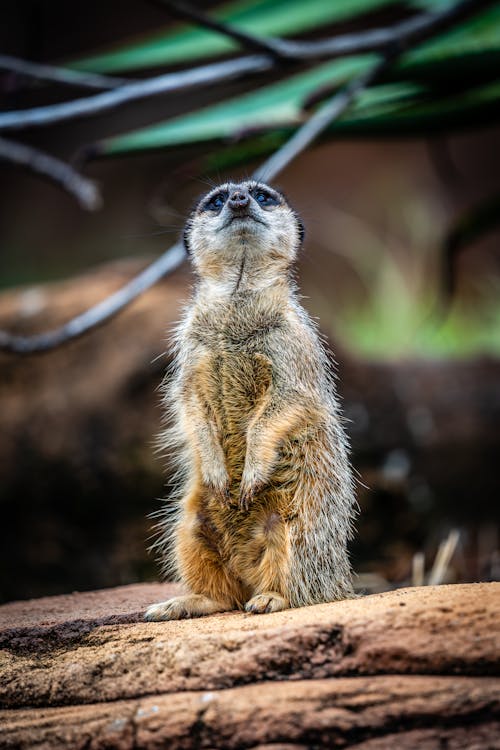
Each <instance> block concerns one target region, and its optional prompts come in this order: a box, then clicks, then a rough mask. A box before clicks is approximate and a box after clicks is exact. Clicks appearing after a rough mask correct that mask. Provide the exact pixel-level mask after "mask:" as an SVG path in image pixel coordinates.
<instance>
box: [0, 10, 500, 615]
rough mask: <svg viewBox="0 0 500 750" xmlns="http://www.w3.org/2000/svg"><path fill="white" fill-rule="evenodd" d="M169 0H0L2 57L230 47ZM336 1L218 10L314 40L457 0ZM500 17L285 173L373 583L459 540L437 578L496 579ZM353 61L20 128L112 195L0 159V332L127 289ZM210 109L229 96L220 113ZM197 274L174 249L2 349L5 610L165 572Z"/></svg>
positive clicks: (112, 62) (59, 60) (21, 88)
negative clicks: (89, 320) (49, 338)
mask: <svg viewBox="0 0 500 750" xmlns="http://www.w3.org/2000/svg"><path fill="white" fill-rule="evenodd" d="M167 5H168V4H162V3H161V2H156V3H154V2H146V1H139V0H137V1H135V2H132V0H127V1H125V2H120V3H116V2H112V3H105V4H103V3H98V2H94V1H93V0H89V2H87V3H85V4H83V5H79V4H76V5H74V4H68V3H63V2H59V0H54V1H53V2H51V3H46V2H41V1H38V2H37V1H35V0H32V1H30V2H28V1H23V0H18V1H17V2H15V3H14V2H11V0H6V2H4V3H3V5H2V11H3V20H4V23H3V24H2V26H1V28H0V52H1V54H3V55H14V56H16V57H19V58H24V59H27V60H36V61H38V62H47V63H48V62H50V63H53V64H59V65H65V66H72V67H74V68H77V69H80V70H93V71H96V72H101V73H105V74H109V75H116V76H118V75H119V76H127V77H136V78H146V77H148V76H151V75H155V74H158V73H160V72H164V71H168V70H177V69H180V68H186V67H190V66H191V65H194V64H196V65H199V64H202V63H204V62H207V61H209V60H214V59H219V58H221V59H228V56H230V55H237V54H238V50H237V48H236V46H235V47H234V49H231V47H230V46H229V48H226V47H224V44H226V45H227V44H228V42H227V39H225V38H224V37H221V36H220V35H219V34H216V33H215V32H209V31H206V30H203V29H200V28H198V27H196V26H194V25H187V24H182V23H180V22H178V21H175V20H173V19H172V17H171V14H170V13H169V9H168V7H166V6H167ZM271 5H272V6H273V8H274V11H273V13H274V15H273V13H271V12H270V8H271ZM281 5H283V7H282V8H280V6H281ZM285 5H287V8H288V9H287V8H285ZM332 5H335V11H333V10H332V9H331V8H330V3H325V2H323V3H318V2H311V3H310V5H309V9H308V13H307V14H306V15H307V16H308V19H307V23H306V21H305V20H304V13H303V11H300V4H299V3H288V4H283V3H279V2H275V3H274V4H270V3H269V2H265V1H264V0H260V2H257V0H255V1H254V2H249V1H247V2H239V3H232V4H227V5H226V6H217V7H218V8H222V13H223V14H226V16H227V17H228V18H230V19H233V20H235V21H236V22H239V23H240V24H241V26H242V27H243V26H244V24H245V23H247V26H245V28H249V29H251V30H254V31H255V33H257V32H258V33H263V34H274V35H279V34H281V33H282V34H285V33H286V34H289V35H290V36H292V37H293V38H301V37H302V38H308V39H315V38H323V37H325V36H332V35H334V34H341V33H347V32H350V31H359V30H360V29H368V28H378V27H384V26H389V25H391V24H394V23H396V22H397V21H399V20H401V19H403V18H407V17H411V16H412V15H415V14H416V13H418V12H421V11H422V10H425V9H426V8H431V9H432V8H433V7H434V6H436V7H444V5H445V3H444V2H438V0H433V1H432V2H431V0H427V2H423V0H422V1H421V2H401V1H400V0H398V1H396V0H394V1H393V2H389V1H386V2H375V1H374V0H372V1H371V2H368V0H366V1H365V2H362V1H361V0H360V1H359V2H357V3H352V2H351V3H344V2H340V0H339V2H338V3H337V4H332ZM196 7H204V8H205V9H207V11H208V12H212V10H213V8H214V7H216V4H215V3H209V2H206V3H197V4H196ZM231 14H232V15H231ZM238 14H239V15H238ZM245 14H246V15H245ZM233 17H234V18H233ZM248 19H250V20H248ZM285 19H286V23H288V24H289V26H290V28H282V27H283V24H284V23H285ZM290 19H292V20H293V19H295V24H296V25H295V26H293V24H292V21H291V20H290ZM498 19H500V9H499V7H498V4H495V3H492V4H491V7H490V8H489V9H487V10H486V11H484V16H483V17H481V18H480V21H481V22H479V21H477V19H476V20H475V21H474V23H472V25H470V23H469V26H467V24H466V25H465V26H463V27H461V30H459V32H458V36H457V34H455V36H454V35H453V33H452V34H450V35H449V36H448V37H446V38H445V40H444V48H443V47H442V48H441V49H439V48H438V52H439V54H437V53H436V54H434V53H435V50H436V47H435V46H434V52H433V47H432V44H434V45H436V42H432V43H430V44H429V45H428V47H427V48H426V49H427V50H430V52H429V53H428V57H425V54H424V55H423V56H422V55H421V57H420V58H419V57H418V55H415V56H414V57H413V58H412V57H411V55H410V56H409V57H407V58H403V60H402V63H401V65H400V66H399V67H398V68H397V70H396V71H395V72H394V74H393V75H392V77H391V76H389V77H388V79H387V80H384V81H383V82H382V83H381V85H380V86H378V87H376V89H375V91H374V92H373V91H370V92H366V93H367V94H370V95H371V96H372V97H374V98H375V104H374V103H373V101H372V100H369V97H368V99H366V100H365V99H363V100H362V101H361V102H360V106H359V108H358V109H357V110H354V113H353V114H351V116H350V119H349V116H348V117H347V118H344V120H343V123H344V124H343V125H342V121H341V122H340V123H339V124H338V127H337V128H336V129H332V131H331V132H329V133H328V134H327V137H325V138H322V140H321V142H320V144H319V145H315V146H314V147H312V148H310V149H309V150H308V151H307V152H306V153H304V154H302V155H301V156H300V157H299V158H298V159H297V160H296V161H295V162H294V163H293V164H292V165H291V166H290V167H289V168H287V169H286V170H285V172H283V174H282V175H281V176H280V177H279V179H278V180H276V182H275V184H277V186H278V187H279V188H281V189H282V190H283V191H284V192H285V193H286V194H287V196H288V197H289V199H290V201H291V203H292V204H293V205H294V207H295V208H296V209H297V211H298V212H299V213H300V214H301V216H302V217H303V220H304V223H305V226H306V242H305V246H304V248H303V252H302V255H301V258H300V264H299V268H298V281H299V284H300V288H301V292H302V294H303V295H304V298H303V304H304V305H305V307H306V308H307V309H308V311H309V312H310V313H311V315H313V316H314V317H315V318H317V319H318V320H319V325H320V327H321V330H322V332H323V333H324V334H325V336H326V338H327V340H328V342H329V344H330V346H331V349H332V351H333V352H334V356H335V358H336V360H337V363H338V373H339V384H338V385H339V390H340V393H341V396H342V399H343V406H344V412H345V415H346V417H347V418H348V420H349V421H348V423H347V429H348V432H349V435H350V439H351V444H352V461H353V464H354V466H355V469H356V471H357V473H358V476H359V480H360V481H359V486H358V500H359V505H360V515H359V520H358V531H357V534H356V538H355V539H354V541H353V543H352V545H351V554H352V559H353V564H354V568H355V570H356V571H357V573H358V574H359V580H358V585H359V588H360V589H362V590H365V591H379V590H384V589H387V588H391V587H394V586H399V585H404V584H407V585H408V584H410V583H411V582H412V581H413V582H418V580H419V576H418V575H417V576H416V572H415V571H416V569H418V570H420V568H421V564H422V559H423V564H424V571H425V574H426V575H428V573H429V570H430V568H431V566H432V563H433V561H434V560H435V557H436V553H437V550H438V548H439V546H440V544H441V543H442V542H443V540H445V539H446V538H447V537H448V535H449V534H450V532H458V535H455V536H454V537H453V539H454V540H455V541H456V540H458V541H457V543H456V545H454V549H453V550H452V551H453V555H452V559H451V561H450V564H449V565H448V566H447V569H446V575H445V580H446V581H450V582H453V581H478V580H494V579H499V577H500V557H499V552H498V546H499V539H498V520H499V515H500V514H499V496H500V480H499V466H498V464H499V459H500V429H499V424H500V378H499V376H500V361H499V355H500V295H499V292H500V247H499V237H500V231H499V229H498V228H497V225H498V219H499V207H500V200H499V198H498V196H500V178H499V152H500V128H499V125H498V123H499V118H498V115H499V114H500V107H499V97H498V96H497V93H496V91H497V90H496V88H495V81H496V80H497V79H498V78H499V72H500V71H499V68H500V28H499V23H497V21H498ZM252 24H253V25H252ZM273 24H274V25H273ZM301 24H302V25H301ZM285 26H286V24H285ZM193 33H195V34H198V35H200V34H201V35H202V36H201V37H200V36H196V35H195V36H194V37H193V36H192V35H193ZM207 34H208V37H206V36H205V37H204V36H203V35H207ZM460 34H462V36H460ZM183 35H184V36H183ZM190 35H191V36H190ZM186 39H187V41H186ZM214 39H215V41H214ZM450 39H451V41H450ZM468 44H469V46H468ZM183 45H184V46H183ZM190 45H191V46H190ZM203 45H205V47H204V46H203ZM214 45H215V46H214ZM217 45H221V46H220V49H219V48H218V47H217ZM443 49H444V52H443ZM179 50H180V52H179ZM431 53H432V54H431ZM240 54H241V51H240ZM169 55H170V56H169ZM429 55H430V57H429ZM433 55H434V57H433ZM349 61H350V62H349ZM436 61H437V62H436ZM347 62H349V64H348V65H347V66H346V60H345V59H344V60H340V61H337V63H338V67H333V65H332V62H331V61H330V62H329V63H328V65H329V66H331V67H330V68H329V69H328V70H326V68H325V67H324V66H325V63H324V62H323V63H321V66H323V67H322V70H321V71H319V67H320V66H319V65H318V63H317V62H315V63H314V64H313V63H309V64H307V65H303V66H301V67H298V68H296V69H295V68H294V69H293V70H292V73H291V72H290V70H288V69H285V70H283V69H281V68H279V69H276V70H273V71H271V72H268V73H265V74H264V75H260V76H255V75H254V76H247V77H246V78H244V79H241V80H238V81H233V82H231V83H225V84H218V85H214V86H211V87H209V88H205V89H200V90H194V91H188V92H179V93H176V94H170V95H165V96H159V97H151V98H147V99H144V100H142V101H140V102H135V103H130V104H127V105H125V106H122V107H120V108H119V109H116V110H114V111H111V112H109V113H106V114H101V115H99V116H95V117H92V118H85V119H78V120H71V121H68V122H61V123H58V124H53V125H50V126H48V127H44V128H39V129H35V128H33V129H26V130H23V131H22V133H13V134H12V137H13V138H16V139H17V140H22V142H23V143H25V144H27V145H29V146H32V147H36V148H38V149H42V150H44V151H47V152H49V153H51V154H54V155H56V156H58V157H59V158H61V159H64V160H71V163H72V164H74V165H76V166H77V167H78V168H79V169H81V171H82V172H84V173H85V175H86V176H88V177H91V178H92V179H93V180H95V181H96V182H97V184H98V185H99V186H100V189H101V192H102V198H103V204H102V207H101V208H100V210H97V211H94V212H87V211H84V210H82V209H81V208H80V207H79V206H78V205H77V204H76V202H75V201H74V200H72V198H71V197H70V196H68V195H67V194H65V193H64V192H63V191H62V190H60V189H59V188H58V187H56V186H54V185H51V184H49V183H47V182H45V181H43V180H41V179H39V178H38V177H37V176H35V175H33V174H30V173H28V172H25V171H22V170H20V169H19V168H18V167H17V166H15V165H12V164H10V163H8V162H0V191H1V196H2V200H1V205H0V287H1V289H0V328H2V329H5V330H9V331H11V332H16V333H35V332H39V331H43V330H47V329H50V328H54V327H56V326H57V325H60V324H62V323H63V322H65V321H66V320H68V319H69V318H71V317H72V316H74V315H76V314H78V313H80V312H81V311H83V310H84V309H86V308H87V307H88V306H90V305H91V304H94V303H96V302H98V301H99V300H101V299H102V298H104V297H105V296H106V295H107V294H109V293H110V292H112V291H114V290H115V289H117V288H119V287H120V286H121V285H122V284H124V283H125V282H126V281H127V280H129V279H130V278H131V277H132V276H133V275H134V274H135V273H137V272H138V271H139V270H140V269H142V268H144V267H145V266H146V265H147V264H148V263H149V262H150V261H151V260H152V259H153V258H154V257H155V256H157V255H158V254H160V253H161V252H163V251H164V250H165V249H166V248H167V247H168V246H169V245H170V244H173V242H174V241H175V240H176V239H177V237H178V235H179V232H180V231H181V229H182V226H183V223H184V221H185V218H186V216H187V214H188V212H189V210H190V207H191V205H192V203H193V201H194V200H195V199H196V198H197V196H198V195H199V194H200V193H202V192H204V191H205V190H206V189H207V186H208V185H209V184H211V183H212V182H217V181H219V180H222V179H225V178H226V177H229V176H230V177H232V178H238V177H240V176H246V175H248V174H249V173H251V171H252V169H253V168H255V167H256V166H257V165H258V164H259V163H260V162H261V161H262V159H263V158H264V155H265V154H267V153H270V151H271V150H273V149H274V148H276V147H277V145H279V143H281V142H282V141H283V140H284V139H285V138H286V137H287V135H288V134H289V132H292V130H293V128H294V127H296V125H297V123H298V122H300V121H301V118H303V116H304V111H305V110H304V107H306V109H307V106H308V105H307V101H306V100H307V97H311V96H313V98H314V95H315V94H317V91H318V89H321V86H322V87H323V88H325V83H324V80H323V79H324V78H325V76H327V79H326V80H327V81H331V85H330V88H329V93H331V90H332V86H333V88H335V86H338V85H340V84H341V83H343V82H344V81H345V80H347V79H348V78H349V76H350V75H351V70H350V69H349V65H351V66H352V70H355V69H356V70H358V69H362V65H364V58H363V59H362V60H358V58H354V57H353V58H349V59H348V61H347ZM359 66H361V68H359ZM325 70H326V73H325ZM292 74H293V76H299V75H306V74H307V75H309V74H310V75H311V82H310V88H309V89H307V90H303V89H300V97H301V99H300V107H297V106H295V109H293V108H290V107H289V110H290V109H291V111H288V110H287V108H286V106H285V107H284V106H283V101H285V103H286V102H288V101H290V100H291V99H293V101H294V102H295V103H297V101H298V100H297V96H298V94H297V91H298V90H299V88H300V86H301V85H302V84H301V83H300V82H298V83H297V84H296V85H295V89H294V88H293V87H292V89H291V93H290V91H288V90H285V88H284V87H283V85H284V84H286V83H287V82H288V81H290V80H292V82H293V79H292ZM297 80H298V79H297ZM272 87H274V88H272ZM326 88H328V86H327V87H326ZM287 91H288V93H287ZM485 91H488V92H490V93H489V94H488V96H489V98H488V96H487V97H486V104H487V106H483V103H484V101H485V96H486V95H484V92H485ZM0 92H1V110H2V111H7V110H12V109H15V110H17V109H22V108H27V107H34V106H39V105H42V104H51V103H56V102H58V101H63V100H68V99H72V98H75V97H76V96H89V95H91V94H92V93H93V92H85V91H83V92H82V90H80V89H76V88H69V89H68V87H63V86H61V85H58V84H53V83H46V82H45V83H42V82H39V81H38V82H37V81H33V80H32V79H27V78H26V77H24V76H22V75H20V74H16V73H13V72H12V71H8V70H3V71H2V70H0ZM491 92H493V93H492V94H491ZM94 93H95V92H94ZM255 94H257V95H258V97H260V98H257V99H255V100H253V99H251V100H249V101H248V102H247V103H246V104H245V101H243V102H240V98H241V97H245V96H254V95H255ZM490 94H491V95H490ZM476 95H477V101H476V100H475V99H474V97H475V96H476ZM287 96H288V97H289V99H287V98H286V97H287ZM377 97H378V98H377ZM321 98H322V97H321V96H319V100H321ZM465 101H467V102H469V104H468V105H467V106H465V105H464V102H465ZM471 101H472V102H473V103H472V105H470V102H471ZM227 102H229V106H227ZM387 102H389V104H387ZM457 102H458V105H457ZM474 102H475V103H474ZM477 102H480V106H479V104H477ZM476 104H477V106H476ZM306 105H307V106H306ZM217 106H224V107H226V108H225V109H224V110H214V111H212V110H211V109H209V108H213V107H217ZM467 107H468V108H467ZM205 108H206V109H205ZM278 110H279V111H278ZM200 112H201V115H200ZM189 113H194V117H193V116H192V117H191V119H189ZM197 113H198V114H197ZM172 118H177V119H176V120H174V122H173V123H172V122H171V120H172ZM183 118H184V119H183ZM197 118H198V119H197ZM254 120H255V122H254ZM167 121H168V122H167ZM164 122H166V123H167V124H166V125H162V126H161V127H160V126H158V125H157V123H164ZM263 122H265V123H267V124H266V125H265V126H264V125H263ZM207 123H209V125H207ZM210 123H211V124H210ZM242 123H243V124H244V127H243V125H242ZM152 124H154V125H155V128H153V129H151V125H152ZM139 128H140V129H141V131H140V133H139V134H137V129H139ZM9 135H10V134H8V133H6V134H5V137H9ZM115 136H116V137H115ZM118 136H120V137H118ZM192 282H193V277H192V275H191V272H190V270H189V268H188V267H187V265H184V266H182V267H181V268H179V269H178V270H177V271H175V272H174V273H173V274H172V275H170V276H169V277H168V278H166V279H164V280H163V281H162V282H160V283H159V284H157V285H156V286H155V287H154V288H152V289H151V290H149V291H148V292H146V293H145V294H144V295H142V296H141V297H140V298H139V299H138V300H137V301H136V302H134V303H133V304H132V305H131V306H130V307H129V308H128V309H126V310H125V311H124V312H123V313H122V314H120V315H119V316H118V317H117V318H116V319H114V320H112V321H110V322H108V323H106V324H105V325H104V326H103V327H101V328H99V329H98V330H95V331H93V332H91V333H89V334H88V335H87V336H85V337H84V338H82V339H81V340H78V341H75V342H72V343H70V344H68V345H67V346H65V347H62V348H59V349H56V350H54V351H52V352H49V353H45V354H40V355H34V356H30V357H17V356H15V355H10V354H6V353H4V354H0V427H1V429H0V508H1V519H2V522H1V524H0V529H1V530H0V535H1V538H0V598H1V599H2V600H3V601H7V600H11V599H18V598H29V597H34V596H42V595H45V594H55V593H62V592H68V591H73V590H86V589H92V588H99V587H104V586H113V585H118V584H122V583H130V582H136V581H144V580H154V579H155V578H157V577H158V574H159V568H158V566H157V563H156V561H155V559H154V556H152V555H151V554H149V553H148V552H147V547H148V545H149V544H150V541H151V539H150V537H151V534H152V527H153V521H152V520H151V519H149V518H148V514H150V513H152V512H154V511H156V510H158V509H159V507H160V506H161V498H162V497H164V496H165V494H166V493H167V492H168V487H166V483H167V484H168V466H164V465H163V462H162V460H161V459H160V458H158V457H157V456H155V454H154V445H153V444H154V438H155V435H156V433H157V432H158V430H159V427H160V420H161V408H160V395H159V393H158V390H157V389H158V386H159V385H160V382H161V380H162V376H163V372H164V370H165V367H166V365H167V363H168V359H169V355H168V345H169V330H170V329H171V327H172V325H173V324H174V322H175V321H176V320H177V319H178V316H179V312H180V310H181V308H182V304H183V303H184V302H185V301H186V300H187V299H188V298H189V294H190V286H191V284H192ZM148 540H149V541H148ZM416 556H417V557H416ZM422 556H423V558H422ZM417 561H418V562H417ZM424 580H426V579H425V578H424Z"/></svg>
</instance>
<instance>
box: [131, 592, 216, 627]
mask: <svg viewBox="0 0 500 750" xmlns="http://www.w3.org/2000/svg"><path fill="white" fill-rule="evenodd" d="M229 609H231V607H228V606H226V605H224V604H222V603H221V602H216V601H215V600H214V599H209V597H208V596H203V595H202V594H187V595H186V596H175V597H174V598H173V599H168V600H167V601H166V602H158V604H153V605H152V606H151V607H148V609H147V610H146V612H145V614H144V619H145V620H150V621H153V622H157V621H161V620H183V619H186V618H189V617H203V616H204V615H213V614H215V613H216V612H226V611H227V610H229Z"/></svg>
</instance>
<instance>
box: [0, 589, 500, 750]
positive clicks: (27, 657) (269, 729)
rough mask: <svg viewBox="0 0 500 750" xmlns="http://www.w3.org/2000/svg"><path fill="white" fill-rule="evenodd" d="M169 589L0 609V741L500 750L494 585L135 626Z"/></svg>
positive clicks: (499, 617) (20, 744)
mask: <svg viewBox="0 0 500 750" xmlns="http://www.w3.org/2000/svg"><path fill="white" fill-rule="evenodd" d="M177 591H178V588H177V587H176V586H175V585H173V584H168V585H160V584H143V585H132V586H124V587H120V588H116V589H108V590H102V591H97V592H88V593H82V594H77V593H75V594H71V595H67V596H60V597H48V598H45V599H38V600H34V601H28V602H14V603H11V604H7V605H4V606H3V607H0V705H1V710H0V727H1V729H0V747H1V748H32V747H36V748H47V749H48V748H161V747H168V748H191V747H193V748H194V747H206V748H235V749H237V748H260V750H263V748H268V747H269V748H270V747H272V748H273V750H280V748H281V750H285V748H295V749H297V748H313V747H318V748H323V747H325V748H326V747H347V746H348V747H356V748H360V749H361V748H363V750H378V749H379V748H380V749H381V748H386V747H391V745H393V744H394V747H398V748H416V747H418V748H424V750H426V748H436V749H437V748H443V747H446V748H468V749H469V748H478V750H479V748H481V749H483V748H500V681H499V680H498V672H499V662H500V638H499V623H500V584H495V583H488V584H467V585H457V586H441V587H427V588H421V589H400V590H397V591H393V592H389V593H385V594H378V595H374V596H369V597H364V598H360V599H357V600H353V601H346V602H335V603H331V604H322V605H317V606H314V607H306V608H303V609H299V610H288V611H286V612H279V613H273V614H269V615H261V616H253V615H247V614H243V613H225V614H221V615H217V616H212V617H207V618H202V619H199V620H190V621H188V620H185V621H179V622H170V623H146V622H143V621H142V613H143V611H144V608H145V607H146V606H147V605H148V604H150V603H152V602H154V601H157V600H158V599H162V598H168V596H171V595H172V594H174V593H176V592H177Z"/></svg>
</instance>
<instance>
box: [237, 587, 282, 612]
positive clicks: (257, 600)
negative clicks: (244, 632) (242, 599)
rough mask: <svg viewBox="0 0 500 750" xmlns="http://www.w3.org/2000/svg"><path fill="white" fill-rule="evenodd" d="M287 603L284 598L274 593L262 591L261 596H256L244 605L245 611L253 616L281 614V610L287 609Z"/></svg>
mask: <svg viewBox="0 0 500 750" xmlns="http://www.w3.org/2000/svg"><path fill="white" fill-rule="evenodd" d="M288 606H289V605H288V602H287V600H286V599H285V597H284V596H281V594H278V593H277V592H276V591H264V592H263V593H262V594H256V595H255V596H252V598H251V599H250V600H249V601H248V602H247V603H246V604H245V611H246V612H251V613H252V614H253V615H261V614H264V612H281V610H282V609H288Z"/></svg>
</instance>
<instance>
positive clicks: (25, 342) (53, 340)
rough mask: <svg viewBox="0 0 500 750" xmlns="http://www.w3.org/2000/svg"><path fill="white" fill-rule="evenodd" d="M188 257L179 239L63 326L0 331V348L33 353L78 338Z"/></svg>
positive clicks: (116, 311) (115, 312) (111, 315)
mask: <svg viewBox="0 0 500 750" xmlns="http://www.w3.org/2000/svg"><path fill="white" fill-rule="evenodd" d="M185 257H186V253H185V250H184V247H183V245H182V244H181V243H180V242H178V243H177V244H175V245H174V246H173V247H171V248H170V249H169V250H167V251H166V252H164V253H163V254H162V255H160V257H159V258H157V259H156V260H155V261H154V262H153V263H151V264H150V265H149V266H147V268H145V269H144V270H143V271H141V273H140V274H138V275H137V276H135V277H134V278H133V279H132V280H131V281H129V283H128V284H126V285H125V286H124V287H122V288H121V289H119V290H118V291H117V292H115V293H114V294H111V295H110V296H109V297H106V299H104V300H102V302H99V303H98V304H97V305H94V307H91V308H90V309H89V310H86V311H85V312H83V313H82V314H81V315H77V317H76V318H73V319H72V320H70V321H68V322H67V323H65V324H64V325H63V326H61V327H60V328H56V329H54V330H53V331H46V332H45V333H40V334H38V335H36V336H13V335H11V334H9V333H7V332H6V331H0V349H3V350H4V351H8V352H13V353H15V354H34V353H40V352H46V351H49V350H50V349H55V348H56V347H57V346H60V345H61V344H65V343H67V342H68V341H72V340H73V339H76V338H79V337H80V336H83V334H84V333H86V332H87V331H90V330H91V329H93V328H97V327H98V326H100V325H102V323H104V322H106V321H108V320H110V319H111V318H112V317H114V316H115V315H116V314H117V313H119V312H120V310H123V308H124V307H126V306H127V305H129V304H130V303H131V302H133V300H134V299H136V298H137V297H138V296H139V295H140V294H142V292H144V291H146V289H149V288H150V287H151V286H153V284H155V283H156V282H157V281H158V280H159V279H161V278H162V277H163V276H166V275H167V274H169V273H171V272H172V271H173V270H175V269H176V268H177V267H178V266H180V264H181V263H182V262H183V260H184V258H185Z"/></svg>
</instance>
